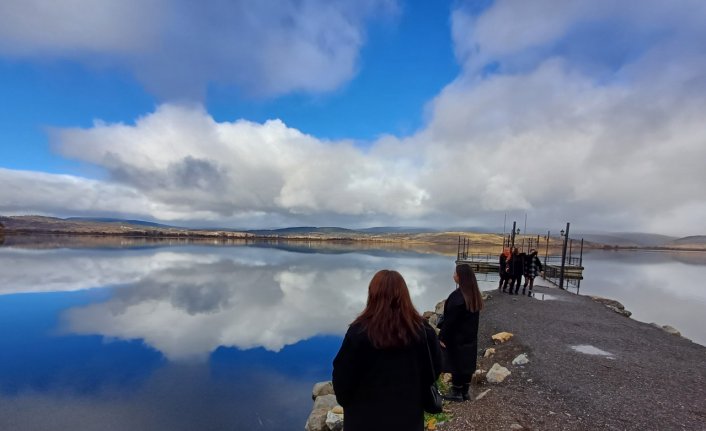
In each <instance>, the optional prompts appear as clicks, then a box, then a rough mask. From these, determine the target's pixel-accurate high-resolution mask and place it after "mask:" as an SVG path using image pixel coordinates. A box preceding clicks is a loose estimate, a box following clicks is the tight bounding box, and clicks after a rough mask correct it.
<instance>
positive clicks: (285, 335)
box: [62, 247, 453, 360]
mask: <svg viewBox="0 0 706 431" xmlns="http://www.w3.org/2000/svg"><path fill="white" fill-rule="evenodd" d="M173 253H175V254H176V255H178V258H172V259H171V260H170V262H171V263H173V265H164V264H154V263H153V262H150V260H151V259H160V260H162V261H163V259H164V258H163V256H162V254H161V253H160V252H157V253H154V254H152V255H145V256H142V260H143V262H142V263H141V265H140V266H141V267H142V268H147V269H148V270H145V271H144V272H143V273H142V274H140V276H139V277H138V279H137V280H135V281H132V280H130V281H131V282H129V283H126V284H125V285H123V286H121V287H119V288H116V289H115V290H114V294H113V296H112V297H111V298H110V299H109V300H107V301H105V302H99V303H94V304H91V305H87V306H82V307H76V308H72V309H69V310H67V311H65V312H64V314H63V319H62V320H63V329H64V330H65V331H67V332H70V333H74V334H100V335H103V336H106V337H114V338H118V339H142V340H144V342H145V343H146V344H147V345H149V346H151V347H153V348H155V349H157V350H159V351H160V352H162V353H163V354H164V355H165V356H166V357H167V358H169V359H171V360H190V359H205V358H207V357H208V355H209V354H210V353H211V352H212V351H213V350H215V349H216V348H218V347H219V346H233V347H237V348H239V349H250V348H255V347H264V348H266V349H268V350H272V351H279V350H280V349H282V347H284V346H286V345H291V344H295V343H297V342H298V341H300V340H304V339H308V338H310V337H313V336H315V335H319V334H336V335H341V334H343V333H344V332H345V330H346V327H347V324H348V323H350V322H351V321H352V320H353V319H354V318H355V316H356V315H357V314H358V313H359V312H360V311H361V310H362V308H363V307H364V305H365V300H366V297H367V285H368V283H369V281H370V278H371V277H372V275H373V274H374V273H375V272H376V271H377V270H379V269H382V268H394V269H397V270H399V271H400V272H401V273H402V274H403V275H404V276H405V278H406V279H407V281H408V283H409V287H410V291H411V293H412V295H413V297H414V300H415V303H416V304H417V306H418V308H419V309H420V310H422V309H427V308H430V307H431V306H433V305H434V303H435V302H436V301H438V300H439V299H440V298H441V297H443V296H445V295H446V294H447V292H448V289H449V288H450V286H451V283H450V274H451V271H452V265H453V263H452V261H451V259H449V258H446V257H442V256H437V257H432V258H430V257H428V256H421V255H414V254H411V255H406V256H403V257H400V256H395V255H393V254H383V255H380V256H374V255H366V254H360V253H345V254H299V253H290V252H284V251H281V250H273V249H266V250H263V249H257V248H252V247H234V248H227V249H210V248H209V249H198V248H185V249H180V250H179V251H178V252H173ZM265 262H267V263H265ZM113 264H114V265H105V266H104V267H103V268H104V270H105V271H108V272H109V271H110V268H113V267H114V268H116V272H118V273H123V274H124V273H126V272H125V271H124V270H121V269H120V268H122V267H123V266H124V265H135V264H136V262H135V261H134V259H132V258H131V259H128V260H127V261H122V260H121V259H115V262H113ZM130 277H134V274H130ZM107 278H108V279H111V280H116V279H119V277H115V276H109V277H107Z"/></svg>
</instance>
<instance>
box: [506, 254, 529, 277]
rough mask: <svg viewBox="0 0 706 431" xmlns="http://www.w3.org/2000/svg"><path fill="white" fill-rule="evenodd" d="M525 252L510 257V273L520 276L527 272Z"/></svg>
mask: <svg viewBox="0 0 706 431" xmlns="http://www.w3.org/2000/svg"><path fill="white" fill-rule="evenodd" d="M526 256H527V255H526V254H525V253H518V254H513V255H512V257H511V258H510V274H511V275H512V276H513V277H519V276H521V275H523V274H524V273H525V257H526Z"/></svg>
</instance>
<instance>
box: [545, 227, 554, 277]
mask: <svg viewBox="0 0 706 431" xmlns="http://www.w3.org/2000/svg"><path fill="white" fill-rule="evenodd" d="M551 233H552V231H550V230H548V231H547V247H546V248H545V249H544V270H545V271H546V270H547V258H548V257H549V236H550V235H551Z"/></svg>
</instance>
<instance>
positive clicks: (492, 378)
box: [485, 362, 512, 383]
mask: <svg viewBox="0 0 706 431" xmlns="http://www.w3.org/2000/svg"><path fill="white" fill-rule="evenodd" d="M510 374H512V373H511V372H510V370H508V369H507V368H505V367H503V366H502V365H500V364H498V363H497V362H496V363H494V364H493V366H492V367H491V368H490V371H488V374H486V375H485V378H486V380H488V382H490V383H500V382H502V381H503V380H505V378H507V376H509V375H510Z"/></svg>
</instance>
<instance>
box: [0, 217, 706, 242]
mask: <svg viewBox="0 0 706 431" xmlns="http://www.w3.org/2000/svg"><path fill="white" fill-rule="evenodd" d="M3 220H6V221H14V222H19V223H20V224H21V222H22V221H25V222H28V223H30V222H31V223H34V225H35V227H34V229H36V224H37V223H47V224H57V223H62V222H63V223H69V224H74V225H81V224H85V225H90V224H106V225H111V226H114V225H116V224H120V225H129V226H133V227H136V228H152V229H169V230H186V231H201V232H205V231H221V232H242V233H248V234H255V235H284V236H287V235H296V234H345V233H351V234H420V233H443V232H473V233H495V234H499V233H500V232H497V231H495V230H494V229H490V228H483V227H478V226H474V227H449V228H445V229H444V228H427V227H410V226H374V227H368V228H357V229H356V228H345V227H339V226H289V227H282V228H272V229H237V228H221V227H196V228H190V227H185V226H177V225H168V224H164V223H158V222H152V221H145V220H138V219H121V218H116V217H65V218H61V217H52V216H44V215H19V216H1V215H0V222H2V221H3ZM11 224H15V223H11ZM8 228H9V229H17V227H16V226H15V227H13V226H9V227H8ZM24 229H33V227H31V226H29V225H25V227H24ZM572 238H574V239H581V238H583V239H585V240H586V241H590V242H595V243H600V244H605V245H617V246H622V247H665V246H670V245H680V246H681V245H685V244H687V245H688V244H696V245H703V244H706V235H688V236H684V237H677V236H670V235H663V234H655V233H646V232H609V231H587V232H585V233H583V232H581V231H578V232H575V233H572Z"/></svg>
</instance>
